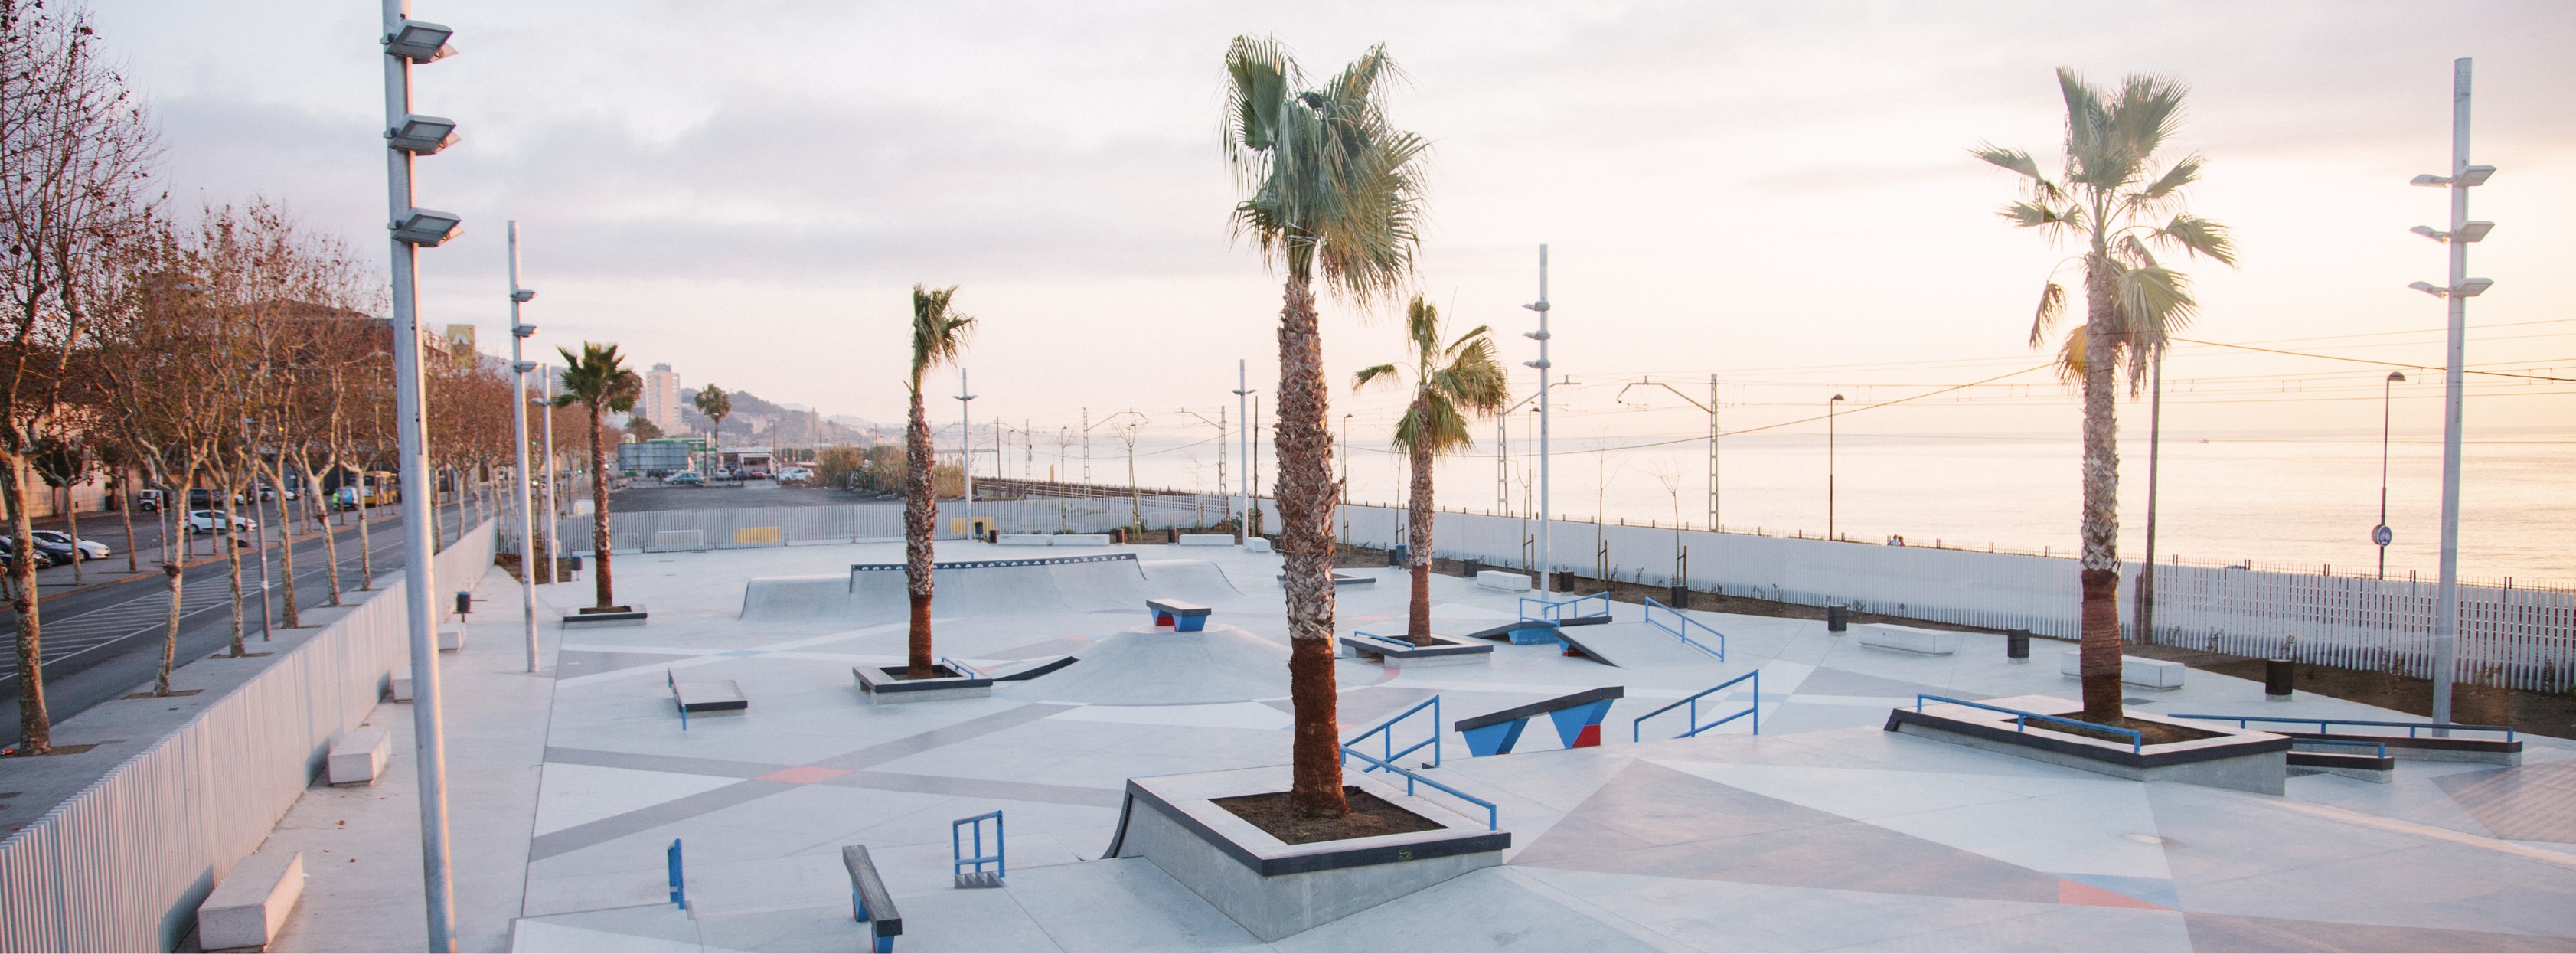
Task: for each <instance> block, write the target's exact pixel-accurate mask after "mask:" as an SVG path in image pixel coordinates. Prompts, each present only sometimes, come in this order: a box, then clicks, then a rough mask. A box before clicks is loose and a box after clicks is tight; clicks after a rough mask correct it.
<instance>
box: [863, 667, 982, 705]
mask: <svg viewBox="0 0 2576 954" xmlns="http://www.w3.org/2000/svg"><path fill="white" fill-rule="evenodd" d="M904 668H905V667H902V666H852V667H850V675H851V676H853V677H856V678H857V679H858V681H859V691H860V692H864V693H867V695H868V701H869V702H873V703H875V704H877V705H881V706H882V705H889V704H892V703H897V702H935V701H938V700H941V699H981V698H984V697H986V696H990V695H992V694H993V680H991V679H988V678H985V677H983V676H982V675H966V674H958V675H949V676H941V677H938V678H934V679H905V678H903V671H904ZM939 668H940V671H942V672H955V670H951V669H949V668H948V667H946V666H941V667H939Z"/></svg>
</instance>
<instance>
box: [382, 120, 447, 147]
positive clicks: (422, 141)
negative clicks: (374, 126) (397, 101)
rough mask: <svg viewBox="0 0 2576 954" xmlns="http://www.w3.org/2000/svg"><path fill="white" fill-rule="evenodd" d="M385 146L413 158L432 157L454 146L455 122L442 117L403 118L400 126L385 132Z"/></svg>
mask: <svg viewBox="0 0 2576 954" xmlns="http://www.w3.org/2000/svg"><path fill="white" fill-rule="evenodd" d="M385 140H386V144H387V145H390V146H392V147H394V148H396V149H400V150H402V151H404V152H408V153H411V154H412V155H415V156H434V155H437V154H438V151H439V150H441V149H445V148H447V147H449V146H453V145H455V144H456V120H453V119H449V118H447V117H444V116H417V115H413V116H404V117H403V121H402V125H399V126H395V127H393V128H391V129H387V130H385Z"/></svg>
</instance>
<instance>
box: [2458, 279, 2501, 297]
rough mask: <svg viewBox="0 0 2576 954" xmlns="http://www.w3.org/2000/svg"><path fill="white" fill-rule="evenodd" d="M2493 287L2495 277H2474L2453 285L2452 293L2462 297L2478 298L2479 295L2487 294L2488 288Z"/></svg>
mask: <svg viewBox="0 0 2576 954" xmlns="http://www.w3.org/2000/svg"><path fill="white" fill-rule="evenodd" d="M2493 287H2495V279H2492V278H2472V279H2469V280H2467V281H2464V282H2461V283H2459V284H2458V285H2455V286H2452V288H2451V294H2454V295H2458V296H2460V297H2462V298H2476V297H2478V296H2479V295H2482V294H2485V293H2486V290H2487V289H2489V288H2493Z"/></svg>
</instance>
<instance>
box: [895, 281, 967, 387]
mask: <svg viewBox="0 0 2576 954" xmlns="http://www.w3.org/2000/svg"><path fill="white" fill-rule="evenodd" d="M957 288H958V286H955V285H950V286H948V287H946V288H930V287H927V286H923V285H914V286H912V379H911V382H910V385H911V388H912V390H913V391H914V392H919V391H920V390H921V377H922V375H924V374H926V373H928V372H929V371H930V369H932V368H935V367H938V366H939V365H941V364H945V363H947V362H950V361H954V360H956V359H957V356H958V355H960V354H963V353H965V351H966V340H967V339H968V338H969V337H971V336H972V335H973V333H974V328H975V319H974V317H973V316H971V315H967V314H964V313H962V312H959V311H957V310H956V308H955V303H956V300H957Z"/></svg>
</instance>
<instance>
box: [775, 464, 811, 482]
mask: <svg viewBox="0 0 2576 954" xmlns="http://www.w3.org/2000/svg"><path fill="white" fill-rule="evenodd" d="M813 479H814V469H813V468H811V467H781V468H779V469H778V482H779V483H782V484H802V483H810V482H812V481H813Z"/></svg>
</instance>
